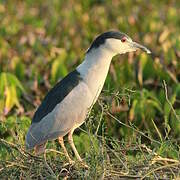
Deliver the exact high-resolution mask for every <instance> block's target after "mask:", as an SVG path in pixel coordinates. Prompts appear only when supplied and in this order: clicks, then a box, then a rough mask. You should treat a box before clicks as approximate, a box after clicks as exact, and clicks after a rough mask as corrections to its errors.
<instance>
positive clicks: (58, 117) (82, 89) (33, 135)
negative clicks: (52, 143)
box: [26, 82, 92, 149]
mask: <svg viewBox="0 0 180 180" xmlns="http://www.w3.org/2000/svg"><path fill="white" fill-rule="evenodd" d="M91 104H92V94H91V92H90V91H89V88H88V86H87V84H86V83H84V82H80V83H79V84H78V85H77V86H76V87H75V88H74V89H73V90H72V91H71V92H70V93H69V94H68V95H67V96H66V97H65V98H64V99H63V100H62V101H61V103H59V104H57V105H56V106H55V108H54V109H53V111H51V112H50V113H49V114H47V115H46V116H45V117H44V118H43V119H42V120H41V121H40V122H38V123H32V125H31V127H30V129H29V131H28V133H27V135H26V146H27V148H28V149H32V148H33V147H34V146H35V145H38V144H42V143H44V142H45V141H47V140H52V139H56V138H57V137H60V136H65V135H66V134H67V133H68V132H69V131H70V130H71V129H73V128H75V127H78V126H80V125H81V124H82V123H83V122H84V120H85V118H86V114H87V111H88V108H89V107H90V106H91Z"/></svg>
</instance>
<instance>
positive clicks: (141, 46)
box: [131, 42, 151, 54]
mask: <svg viewBox="0 0 180 180" xmlns="http://www.w3.org/2000/svg"><path fill="white" fill-rule="evenodd" d="M131 45H132V47H133V48H136V49H141V50H143V51H145V52H146V53H147V54H151V51H150V50H149V49H148V48H146V47H145V46H143V45H141V44H138V43H137V42H132V43H131Z"/></svg>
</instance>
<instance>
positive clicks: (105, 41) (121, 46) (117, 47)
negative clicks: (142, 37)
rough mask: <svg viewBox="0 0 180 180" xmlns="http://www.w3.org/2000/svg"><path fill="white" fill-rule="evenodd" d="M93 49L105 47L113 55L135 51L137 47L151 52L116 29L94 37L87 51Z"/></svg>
mask: <svg viewBox="0 0 180 180" xmlns="http://www.w3.org/2000/svg"><path fill="white" fill-rule="evenodd" d="M93 49H105V50H107V51H110V52H112V54H114V55H116V54H124V53H126V52H132V51H136V50H137V49H141V50H143V51H145V52H146V53H151V51H150V50H149V49H147V48H146V47H145V46H143V45H140V44H138V43H136V42H134V41H133V40H132V39H131V38H130V37H129V36H128V35H126V34H124V33H122V32H118V31H108V32H105V33H103V34H101V35H99V36H98V37H96V39H95V40H94V41H93V43H92V44H91V46H90V48H89V49H88V52H90V51H91V50H93Z"/></svg>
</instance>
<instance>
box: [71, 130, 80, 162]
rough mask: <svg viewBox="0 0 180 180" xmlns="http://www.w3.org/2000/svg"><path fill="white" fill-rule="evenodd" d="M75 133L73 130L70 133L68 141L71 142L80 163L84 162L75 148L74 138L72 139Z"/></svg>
mask: <svg viewBox="0 0 180 180" xmlns="http://www.w3.org/2000/svg"><path fill="white" fill-rule="evenodd" d="M73 132H74V130H71V131H70V132H69V134H68V141H69V144H70V145H71V147H72V150H73V151H74V154H75V156H76V158H77V159H78V160H79V161H80V162H82V159H81V157H80V155H79V153H78V151H77V149H76V147H75V145H74V141H73V137H72V134H73Z"/></svg>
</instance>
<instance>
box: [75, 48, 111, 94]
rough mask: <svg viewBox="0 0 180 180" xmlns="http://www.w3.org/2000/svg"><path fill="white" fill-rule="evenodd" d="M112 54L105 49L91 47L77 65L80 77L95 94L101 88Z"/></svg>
mask: <svg viewBox="0 0 180 180" xmlns="http://www.w3.org/2000/svg"><path fill="white" fill-rule="evenodd" d="M113 56H114V54H113V53H112V52H110V51H107V50H106V49H99V48H97V49H93V50H91V51H90V52H88V53H87V54H86V56H85V59H84V61H83V62H82V64H80V65H79V66H78V67H77V70H78V71H79V72H80V74H81V77H82V78H83V80H84V81H85V83H86V84H87V85H88V87H89V89H90V91H91V92H92V94H93V95H94V96H95V94H96V93H97V95H99V93H100V92H99V91H101V90H102V88H103V85H104V82H105V79H106V76H107V73H108V70H109V66H110V63H111V60H112V57H113Z"/></svg>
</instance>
